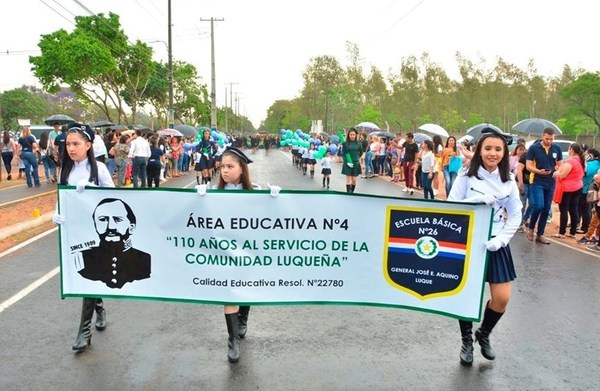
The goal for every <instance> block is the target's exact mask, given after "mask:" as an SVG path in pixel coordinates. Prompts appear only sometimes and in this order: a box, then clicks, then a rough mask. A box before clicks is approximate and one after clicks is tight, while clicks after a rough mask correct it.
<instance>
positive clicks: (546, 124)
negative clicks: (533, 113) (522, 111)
mask: <svg viewBox="0 0 600 391" xmlns="http://www.w3.org/2000/svg"><path fill="white" fill-rule="evenodd" d="M546 128H550V129H554V133H556V134H562V131H561V130H560V128H559V127H558V126H556V125H555V124H554V123H553V122H551V121H548V120H547V119H543V118H528V119H524V120H523V121H520V122H517V123H516V124H515V125H514V126H513V127H512V130H514V131H516V132H520V133H525V134H529V135H532V136H541V134H542V133H543V132H544V129H546Z"/></svg>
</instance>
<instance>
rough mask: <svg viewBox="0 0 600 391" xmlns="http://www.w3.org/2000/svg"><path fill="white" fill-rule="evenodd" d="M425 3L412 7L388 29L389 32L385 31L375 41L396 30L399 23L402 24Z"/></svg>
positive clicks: (422, 0) (423, 0) (421, 2)
mask: <svg viewBox="0 0 600 391" xmlns="http://www.w3.org/2000/svg"><path fill="white" fill-rule="evenodd" d="M424 2H425V0H421V1H420V2H418V3H417V4H416V5H415V6H414V7H412V8H411V9H409V10H408V11H407V12H406V13H405V14H404V15H402V16H401V17H400V19H398V20H396V21H395V22H394V23H392V25H391V26H390V27H388V29H387V30H385V31H384V32H383V33H381V34H379V36H378V37H377V38H375V40H378V39H379V38H381V37H383V36H384V35H385V34H387V33H388V32H389V31H390V30H391V29H392V28H394V27H395V26H396V25H397V24H398V23H400V22H402V21H403V20H404V18H406V17H407V16H408V15H410V14H411V13H412V12H413V11H414V10H416V9H417V8H419V6H420V5H421V4H423V3H424Z"/></svg>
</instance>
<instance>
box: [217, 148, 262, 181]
mask: <svg viewBox="0 0 600 391" xmlns="http://www.w3.org/2000/svg"><path fill="white" fill-rule="evenodd" d="M221 156H222V157H221V162H222V161H223V158H224V157H226V156H230V157H232V158H234V159H235V160H236V161H237V162H238V163H239V165H240V167H242V175H241V176H240V182H241V184H242V188H243V189H244V190H253V187H252V182H251V181H250V171H249V170H248V163H246V161H245V160H244V159H242V158H241V157H240V156H238V155H236V154H235V153H233V152H231V151H228V150H225V152H223V155H221ZM224 188H225V181H224V180H223V176H222V175H219V183H217V189H224Z"/></svg>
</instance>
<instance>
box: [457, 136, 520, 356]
mask: <svg viewBox="0 0 600 391" xmlns="http://www.w3.org/2000/svg"><path fill="white" fill-rule="evenodd" d="M486 131H487V132H488V133H486ZM482 134H483V137H482V138H481V139H480V140H479V141H478V142H477V148H476V150H475V153H474V154H473V159H472V160H471V165H470V166H469V168H468V169H465V170H463V171H461V172H460V173H459V174H458V176H457V177H456V180H455V181H454V184H453V185H452V190H450V194H449V195H448V200H449V201H467V202H483V203H486V204H487V205H492V206H493V207H494V216H493V224H492V239H490V240H488V241H487V242H486V243H485V247H486V249H487V251H488V266H487V276H486V281H487V282H488V283H489V286H490V294H491V300H490V301H488V302H487V304H486V306H485V312H484V315H483V322H482V323H481V326H480V327H479V328H478V329H477V331H475V340H476V341H478V342H479V346H480V347H481V354H482V355H483V357H485V358H487V359H488V360H493V359H494V358H495V357H496V354H495V353H494V351H493V350H492V346H491V344H490V333H491V332H492V330H493V329H494V326H495V325H496V323H498V321H499V320H500V318H501V317H502V315H504V312H505V311H506V306H507V305H508V301H509V300H510V292H511V281H512V280H514V279H515V278H517V274H516V273H515V266H514V264H513V259H512V255H511V252H510V247H509V246H508V242H510V240H511V239H512V237H513V235H514V234H515V232H517V229H518V228H519V225H520V224H521V208H522V204H521V199H520V195H519V189H518V187H517V182H516V181H515V178H514V175H513V174H511V173H510V164H509V158H508V146H507V142H506V137H510V136H508V135H504V134H502V133H499V132H496V131H495V130H493V129H491V128H486V129H484V130H483V131H482ZM511 141H512V140H511ZM505 215H506V217H505ZM458 323H459V325H460V332H461V335H462V346H461V350H460V362H461V364H462V365H472V364H473V336H472V334H471V331H472V327H473V323H472V322H470V321H464V320H459V321H458Z"/></svg>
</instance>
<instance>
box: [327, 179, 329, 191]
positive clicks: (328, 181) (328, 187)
mask: <svg viewBox="0 0 600 391" xmlns="http://www.w3.org/2000/svg"><path fill="white" fill-rule="evenodd" d="M327 188H328V189H329V177H327Z"/></svg>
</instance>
